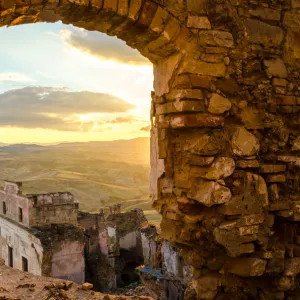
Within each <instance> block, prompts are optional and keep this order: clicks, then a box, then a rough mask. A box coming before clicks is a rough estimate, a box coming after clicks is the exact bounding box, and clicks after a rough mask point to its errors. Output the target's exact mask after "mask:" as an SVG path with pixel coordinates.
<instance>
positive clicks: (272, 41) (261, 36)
mask: <svg viewBox="0 0 300 300" xmlns="http://www.w3.org/2000/svg"><path fill="white" fill-rule="evenodd" d="M245 25H246V31H247V37H248V39H249V41H250V42H251V43H255V44H262V45H264V46H265V47H271V46H279V45H280V44H281V42H282V41H283V38H284V32H283V30H282V29H281V28H280V27H278V26H272V25H269V24H267V23H264V22H261V21H258V20H252V19H247V20H246V21H245Z"/></svg>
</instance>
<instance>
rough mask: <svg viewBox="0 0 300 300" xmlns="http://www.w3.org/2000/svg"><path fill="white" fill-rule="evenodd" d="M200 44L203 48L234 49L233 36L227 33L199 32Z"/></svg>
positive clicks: (215, 31)
mask: <svg viewBox="0 0 300 300" xmlns="http://www.w3.org/2000/svg"><path fill="white" fill-rule="evenodd" d="M198 41H199V43H200V45H202V46H217V47H226V48H233V47H234V40H233V37H232V34H231V33H229V32H226V31H217V30H206V31H200V32H199V40H198Z"/></svg>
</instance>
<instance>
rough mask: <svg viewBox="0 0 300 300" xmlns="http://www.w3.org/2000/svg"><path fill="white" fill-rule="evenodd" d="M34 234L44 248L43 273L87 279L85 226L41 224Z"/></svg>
mask: <svg viewBox="0 0 300 300" xmlns="http://www.w3.org/2000/svg"><path fill="white" fill-rule="evenodd" d="M34 235H35V236H36V237H37V238H38V239H39V240H40V242H41V245H42V248H43V259H42V275H43V276H51V277H56V278H61V279H67V280H72V281H74V282H77V283H83V282H84V281H85V253H84V248H85V235H84V230H83V228H81V227H79V226H74V225H71V224H51V225H44V226H39V227H37V228H36V230H35V232H34Z"/></svg>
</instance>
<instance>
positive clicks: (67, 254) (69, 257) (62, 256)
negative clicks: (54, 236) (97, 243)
mask: <svg viewBox="0 0 300 300" xmlns="http://www.w3.org/2000/svg"><path fill="white" fill-rule="evenodd" d="M83 249H84V244H83V243H82V242H80V241H68V240H63V241H62V242H61V243H60V244H59V245H57V247H56V248H55V249H54V250H53V256H52V267H51V276H52V277H55V278H61V279H67V280H71V281H74V282H77V283H84V282H85V280H84V279H85V276H84V273H85V258H84V255H83Z"/></svg>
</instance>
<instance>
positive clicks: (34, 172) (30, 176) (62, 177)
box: [0, 138, 160, 224]
mask: <svg viewBox="0 0 300 300" xmlns="http://www.w3.org/2000/svg"><path fill="white" fill-rule="evenodd" d="M149 149H150V140H149V138H137V139H133V140H117V141H112V142H88V143H61V144H57V145H47V146H44V145H35V144H15V145H2V147H0V179H7V180H13V181H22V182H23V191H24V192H25V193H46V192H51V191H69V192H71V193H73V194H74V195H75V197H76V198H77V200H78V201H79V202H80V208H81V210H84V211H89V212H95V211H99V209H100V208H101V207H104V206H106V205H111V204H115V203H122V208H123V210H129V209H132V208H135V207H139V208H142V209H144V211H145V214H146V215H147V217H148V219H149V221H153V222H154V223H156V224H158V223H159V220H160V217H159V215H158V214H157V213H156V212H155V211H154V210H153V209H152V207H151V201H150V199H149V174H150V162H149V156H150V154H149V153H150V150H149Z"/></svg>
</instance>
